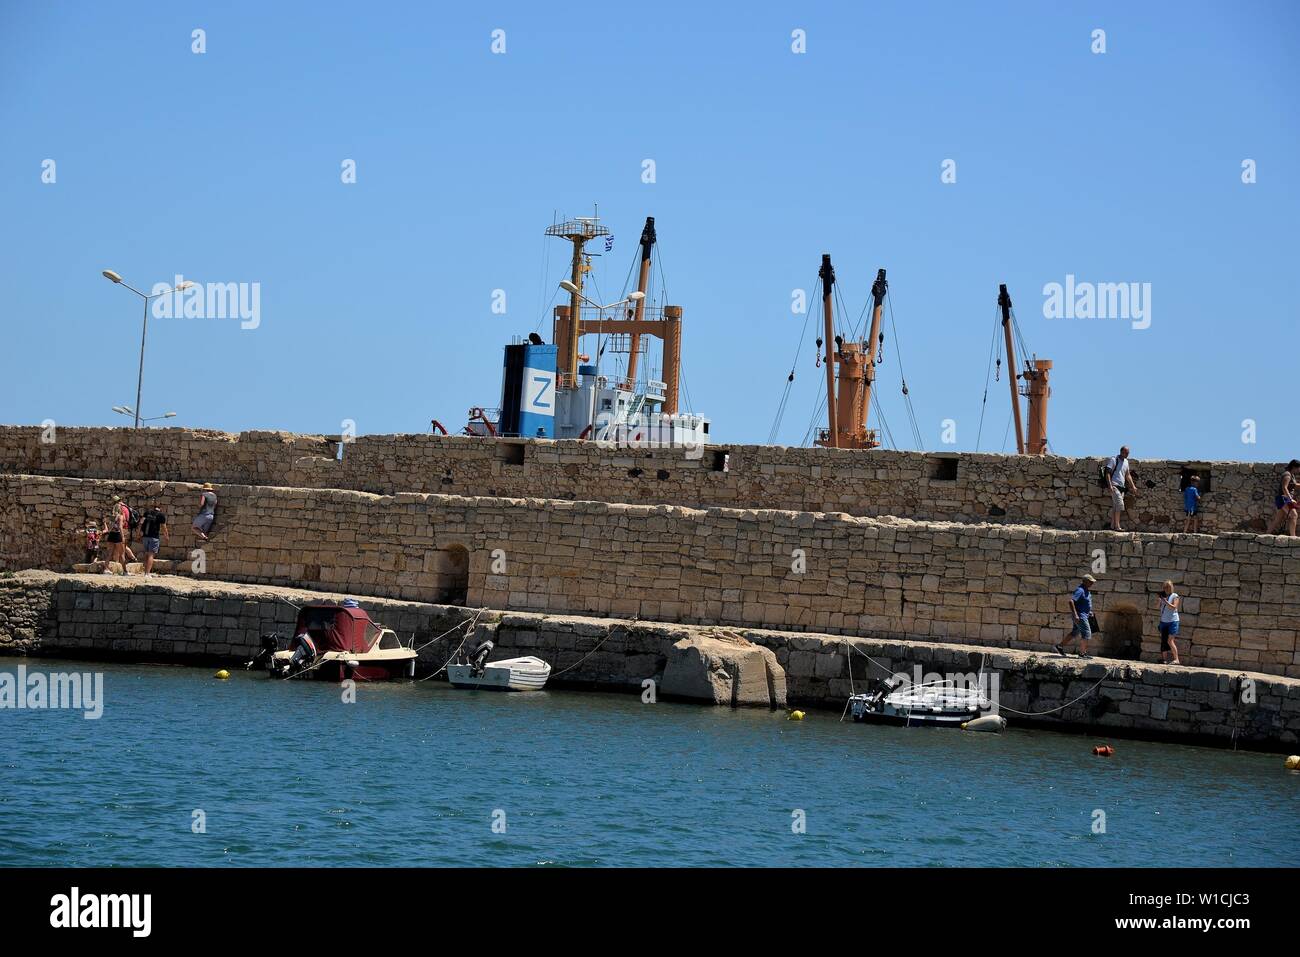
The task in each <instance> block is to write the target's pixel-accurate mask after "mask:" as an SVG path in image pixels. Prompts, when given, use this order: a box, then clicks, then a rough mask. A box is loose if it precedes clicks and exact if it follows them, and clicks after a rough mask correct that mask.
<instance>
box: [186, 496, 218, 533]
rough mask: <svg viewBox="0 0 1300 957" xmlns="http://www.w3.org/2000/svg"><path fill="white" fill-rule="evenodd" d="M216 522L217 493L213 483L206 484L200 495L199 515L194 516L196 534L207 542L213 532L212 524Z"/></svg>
mask: <svg viewBox="0 0 1300 957" xmlns="http://www.w3.org/2000/svg"><path fill="white" fill-rule="evenodd" d="M216 520H217V493H216V490H215V489H213V487H212V483H211V482H204V483H203V492H202V493H201V494H200V495H199V514H197V515H195V516H194V521H193V522H192V523H191V524H192V527H193V528H194V534H195V535H197V536H198V537H199V538H201V539H202V540H203V541H205V542H206V541H207V540H208V533H209V532H211V531H212V523H213V522H215V521H216Z"/></svg>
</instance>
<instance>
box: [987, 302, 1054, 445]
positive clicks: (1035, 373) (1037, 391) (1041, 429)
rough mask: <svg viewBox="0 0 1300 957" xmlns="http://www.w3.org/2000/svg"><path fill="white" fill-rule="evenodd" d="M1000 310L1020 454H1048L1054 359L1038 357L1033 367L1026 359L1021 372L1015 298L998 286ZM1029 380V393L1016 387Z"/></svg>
mask: <svg viewBox="0 0 1300 957" xmlns="http://www.w3.org/2000/svg"><path fill="white" fill-rule="evenodd" d="M998 306H999V307H1000V308H1001V310H1002V334H1003V336H1004V338H1005V340H1006V349H1007V379H1008V382H1007V384H1008V385H1009V386H1010V387H1011V414H1012V416H1013V417H1014V418H1015V420H1016V452H1017V453H1019V454H1020V455H1024V454H1026V453H1028V454H1029V455H1046V454H1047V400H1048V398H1049V397H1050V396H1051V394H1052V390H1051V388H1050V387H1049V386H1048V377H1049V375H1050V373H1051V369H1052V360H1051V359H1039V358H1038V357H1036V356H1035V357H1034V360H1033V362H1032V363H1031V362H1030V361H1029V360H1028V359H1025V369H1024V371H1023V372H1017V365H1016V347H1015V337H1014V336H1013V335H1012V332H1013V323H1014V317H1013V316H1012V315H1011V295H1010V294H1009V293H1008V292H1007V284H1006V283H1002V285H1000V286H998ZM1017 379H1024V380H1025V391H1024V392H1023V393H1022V392H1020V390H1019V389H1018V388H1017V387H1016V380H1017ZM1021 395H1024V396H1026V397H1028V399H1029V403H1028V404H1029V439H1028V441H1026V440H1025V433H1024V427H1023V425H1022V424H1021V421H1020V396H1021Z"/></svg>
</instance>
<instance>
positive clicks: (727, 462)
mask: <svg viewBox="0 0 1300 957" xmlns="http://www.w3.org/2000/svg"><path fill="white" fill-rule="evenodd" d="M730 470H731V454H730V453H729V452H727V451H726V450H725V449H722V450H719V451H717V452H714V453H713V471H715V472H728V471H730Z"/></svg>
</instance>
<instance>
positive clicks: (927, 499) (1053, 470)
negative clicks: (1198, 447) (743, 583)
mask: <svg viewBox="0 0 1300 957" xmlns="http://www.w3.org/2000/svg"><path fill="white" fill-rule="evenodd" d="M41 437H42V432H41V430H40V429H39V428H36V427H16V426H8V427H2V428H0V472H4V473H9V474H44V475H67V476H76V477H82V478H132V479H163V480H168V481H176V480H179V481H191V482H205V481H210V482H224V483H227V484H241V485H278V486H286V487H309V488H340V489H352V490H357V491H366V492H373V493H376V494H383V495H392V494H398V493H401V492H433V493H441V494H452V495H465V496H489V497H502V498H527V497H539V498H555V499H571V500H584V501H609V502H626V503H632V504H669V505H685V506H688V507H692V508H708V507H713V506H720V507H727V508H772V509H782V510H788V511H811V512H846V513H848V514H850V515H863V516H877V517H878V516H887V515H889V516H900V517H906V518H914V519H917V520H935V521H960V522H987V523H993V524H1034V525H1043V526H1047V527H1055V528H1068V529H1078V530H1086V529H1094V528H1099V527H1101V526H1103V525H1105V524H1106V522H1107V513H1108V510H1109V497H1108V495H1107V494H1106V493H1105V492H1104V491H1103V490H1101V489H1099V488H1098V487H1097V478H1096V471H1097V466H1098V465H1099V464H1100V462H1101V460H1102V458H1103V456H1101V455H1100V454H1099V456H1098V457H1097V458H1081V459H1072V458H1064V457H1060V456H1047V457H1041V458H1039V457H1029V456H1006V455H982V454H972V453H961V454H958V453H951V454H949V453H933V454H926V453H919V452H890V451H883V450H879V449H877V450H874V451H852V450H842V449H801V448H785V447H780V446H755V445H722V446H707V447H705V448H704V449H702V450H697V452H698V454H697V455H695V456H694V457H692V456H691V455H689V454H688V453H687V452H686V451H685V450H682V449H653V450H646V449H637V450H634V449H609V448H602V447H600V446H598V445H596V444H595V443H591V442H577V441H569V440H566V441H534V440H529V441H523V440H506V441H492V440H485V439H474V438H467V437H461V436H450V437H448V436H433V435H372V436H361V437H359V438H357V439H355V440H353V441H351V442H348V443H346V444H345V445H344V447H343V452H344V454H343V458H342V460H341V461H340V460H338V459H337V457H336V452H337V450H338V444H337V443H336V442H335V441H333V440H331V439H328V438H324V437H321V436H294V435H289V434H286V433H278V432H245V433H242V434H240V435H238V436H235V435H230V434H228V433H222V432H198V431H189V430H184V429H142V430H139V431H136V430H132V429H74V428H64V429H58V430H56V432H55V434H54V439H55V441H54V442H53V443H43V442H42V441H41ZM1107 454H1109V453H1107ZM1188 467H1194V468H1195V470H1196V471H1198V472H1199V473H1200V474H1201V475H1202V476H1204V477H1205V479H1206V481H1207V486H1208V488H1207V494H1206V496H1205V499H1204V506H1205V511H1204V518H1203V530H1204V531H1206V532H1226V531H1263V529H1264V527H1265V523H1266V522H1267V520H1268V519H1269V517H1270V516H1271V514H1272V511H1273V509H1272V500H1273V494H1274V491H1275V485H1276V483H1277V481H1278V477H1279V475H1280V472H1281V467H1280V466H1278V465H1274V464H1267V463H1260V464H1252V463H1241V462H1203V461H1202V462H1190V461H1189V462H1166V461H1154V460H1153V461H1136V462H1135V464H1134V474H1135V477H1136V479H1137V481H1138V484H1139V486H1140V490H1139V494H1138V495H1137V496H1136V497H1134V498H1133V499H1132V500H1131V502H1130V508H1129V512H1128V515H1127V517H1126V528H1128V529H1129V530H1134V531H1152V532H1177V531H1181V530H1182V527H1183V511H1182V496H1181V493H1180V492H1179V483H1180V479H1181V477H1182V474H1183V470H1184V468H1188Z"/></svg>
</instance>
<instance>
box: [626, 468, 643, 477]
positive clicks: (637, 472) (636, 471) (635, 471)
mask: <svg viewBox="0 0 1300 957" xmlns="http://www.w3.org/2000/svg"><path fill="white" fill-rule="evenodd" d="M627 474H628V476H629V477H630V478H640V477H641V475H642V469H628V470H627Z"/></svg>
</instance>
